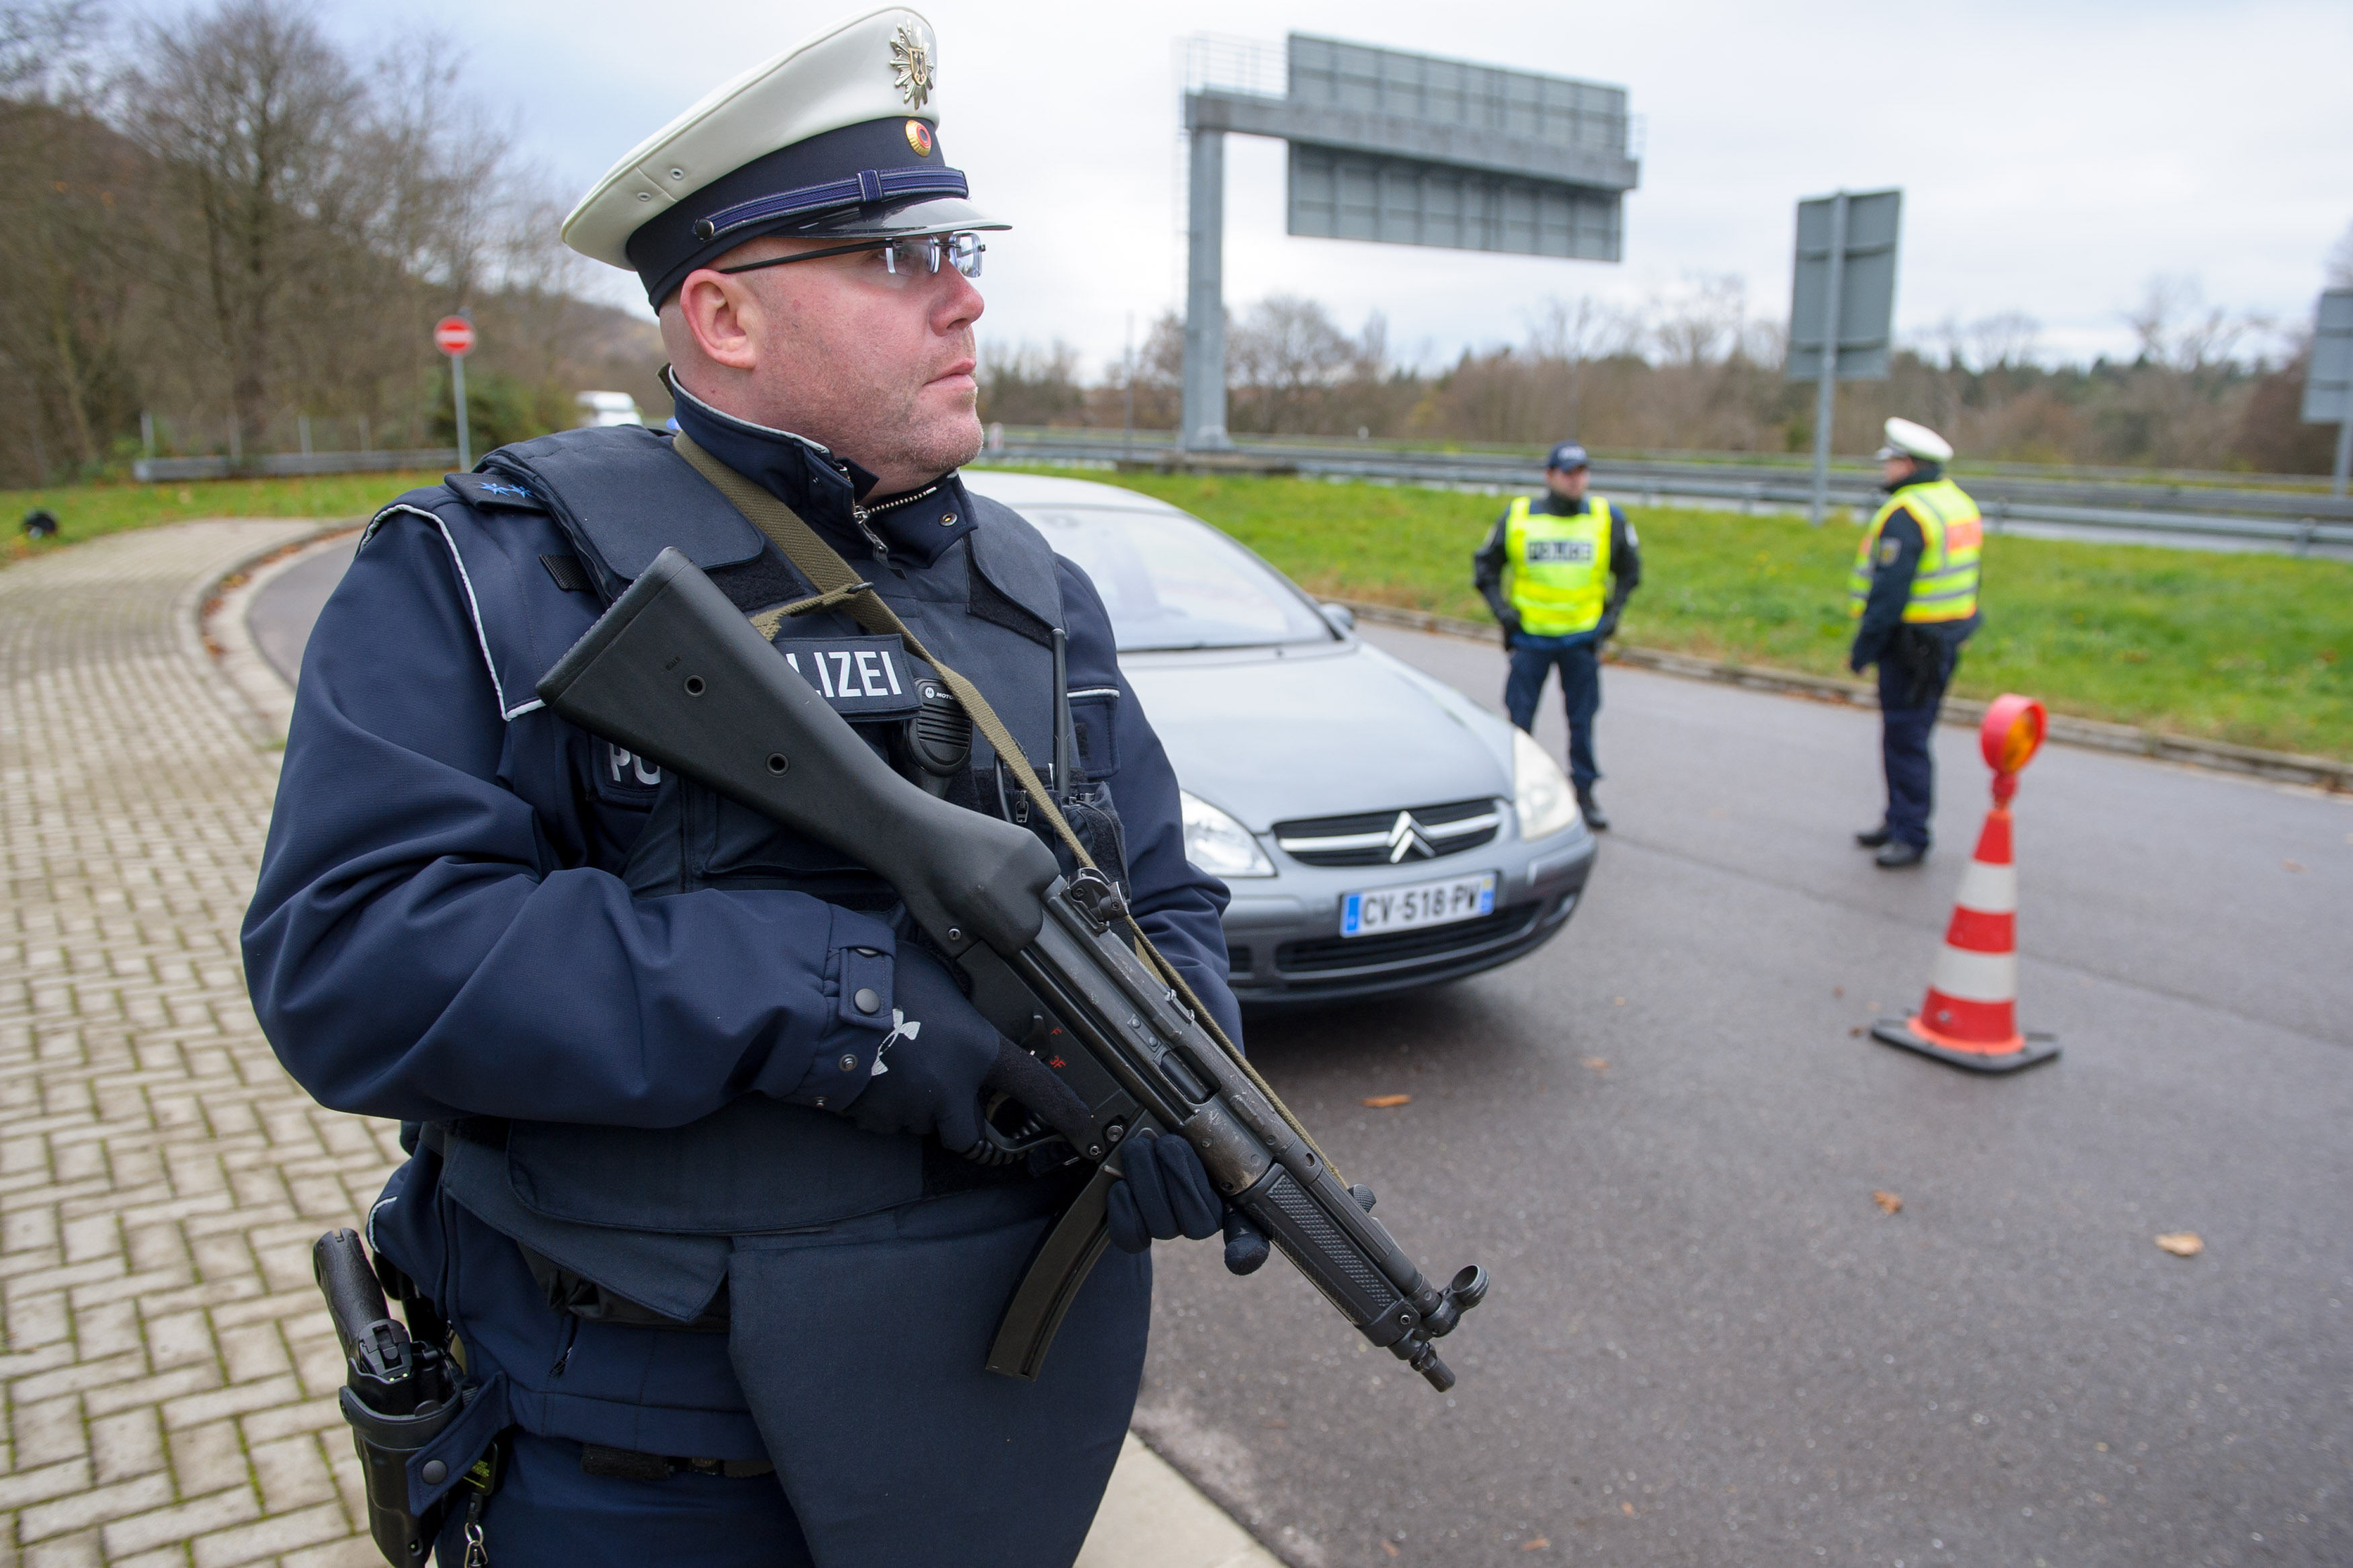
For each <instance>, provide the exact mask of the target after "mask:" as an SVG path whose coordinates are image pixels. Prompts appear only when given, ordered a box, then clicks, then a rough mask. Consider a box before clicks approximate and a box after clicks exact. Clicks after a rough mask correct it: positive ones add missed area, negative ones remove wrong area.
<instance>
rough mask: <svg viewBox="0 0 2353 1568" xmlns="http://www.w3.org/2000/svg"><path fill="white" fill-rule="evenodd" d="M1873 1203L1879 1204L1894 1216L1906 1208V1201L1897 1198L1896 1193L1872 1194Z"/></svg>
mask: <svg viewBox="0 0 2353 1568" xmlns="http://www.w3.org/2000/svg"><path fill="white" fill-rule="evenodd" d="M1871 1201H1872V1202H1873V1203H1875V1204H1877V1205H1879V1206H1880V1207H1881V1208H1883V1209H1885V1210H1886V1211H1887V1212H1888V1213H1889V1214H1894V1213H1895V1212H1896V1211H1897V1210H1898V1209H1901V1208H1902V1207H1903V1206H1904V1200H1903V1199H1902V1198H1899V1197H1897V1196H1896V1195H1895V1194H1894V1193H1873V1194H1871Z"/></svg>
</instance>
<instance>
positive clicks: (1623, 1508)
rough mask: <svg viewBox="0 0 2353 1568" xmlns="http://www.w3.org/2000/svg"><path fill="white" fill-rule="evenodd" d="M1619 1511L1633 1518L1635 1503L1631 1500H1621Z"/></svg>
mask: <svg viewBox="0 0 2353 1568" xmlns="http://www.w3.org/2000/svg"><path fill="white" fill-rule="evenodd" d="M1618 1511H1619V1512H1620V1513H1622V1514H1624V1515H1625V1516H1626V1517H1627V1518H1628V1519H1631V1518H1633V1517H1634V1505H1633V1504H1632V1503H1630V1502H1621V1503H1620V1504H1619V1505H1618Z"/></svg>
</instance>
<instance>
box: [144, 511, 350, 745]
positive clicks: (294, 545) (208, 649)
mask: <svg viewBox="0 0 2353 1568" xmlns="http://www.w3.org/2000/svg"><path fill="white" fill-rule="evenodd" d="M291 521H299V520H291ZM365 522H366V520H365V519H364V518H343V519H337V520H333V521H325V522H318V523H314V524H312V525H311V527H310V528H308V529H305V530H304V531H302V532H301V533H298V534H296V535H294V536H293V537H292V538H290V539H284V540H280V542H278V543H276V544H272V545H269V546H267V547H265V548H263V549H260V550H257V551H254V552H252V553H250V554H248V555H246V556H243V557H240V558H239V559H237V561H234V562H232V563H230V564H229V566H228V568H227V570H226V571H223V572H220V573H218V574H215V575H213V576H211V577H210V578H209V579H206V580H203V581H200V582H198V583H195V584H191V591H190V592H189V593H188V594H187V595H184V596H183V598H182V601H181V603H182V619H183V624H184V625H185V626H186V627H187V628H188V629H189V631H190V632H191V633H193V638H194V644H195V646H194V647H193V649H192V650H191V651H192V652H193V653H194V655H195V658H197V659H198V661H199V662H200V663H202V664H203V665H204V666H205V667H206V668H207V669H208V670H209V671H210V672H211V674H212V676H213V677H214V679H215V680H216V683H217V684H219V685H221V686H223V687H225V688H227V696H228V698H229V707H230V709H231V710H233V711H234V712H235V713H236V714H237V720H238V722H239V723H240V724H242V725H243V726H244V728H245V730H246V732H247V734H248V736H249V737H250V738H251V739H252V741H253V742H254V743H255V744H256V745H258V746H260V747H261V748H262V749H264V750H265V751H276V750H277V749H278V748H280V747H281V746H283V745H284V744H285V743H286V725H287V721H289V720H290V719H291V718H292V717H293V714H294V689H293V688H292V687H291V686H290V685H289V684H287V682H286V681H285V680H284V679H280V676H279V674H278V671H277V670H276V669H274V668H271V666H270V663H269V660H268V659H267V658H263V657H262V654H261V649H260V648H259V647H257V646H256V645H255V643H254V640H253V631H252V628H251V627H249V626H247V625H246V619H245V617H246V613H247V612H248V610H250V609H251V608H252V607H253V601H254V599H255V597H256V596H258V595H259V594H260V592H261V590H262V589H264V588H266V587H268V586H269V584H271V583H273V582H275V581H276V580H277V579H278V578H279V577H280V575H282V574H285V573H286V572H288V571H290V570H291V569H292V568H293V567H294V566H295V565H296V564H297V563H300V562H301V561H302V560H304V559H305V558H307V557H308V556H309V555H310V553H311V551H312V550H314V549H316V548H317V547H319V546H320V545H322V544H324V543H327V542H330V541H332V540H336V539H342V538H344V537H347V536H348V535H350V534H353V533H356V532H358V531H359V530H360V529H361V528H362V527H363V526H364V524H365Z"/></svg>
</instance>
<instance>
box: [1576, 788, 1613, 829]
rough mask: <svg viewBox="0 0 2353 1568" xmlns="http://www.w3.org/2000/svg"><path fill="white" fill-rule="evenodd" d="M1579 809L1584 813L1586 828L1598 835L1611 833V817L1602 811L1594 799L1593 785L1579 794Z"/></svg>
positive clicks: (1578, 792) (1579, 791)
mask: <svg viewBox="0 0 2353 1568" xmlns="http://www.w3.org/2000/svg"><path fill="white" fill-rule="evenodd" d="M1577 810H1578V811H1580V812H1582V813H1584V815H1585V826H1588V827H1589V828H1591V829H1593V831H1594V832H1596V833H1607V832H1609V816H1608V814H1607V813H1605V812H1604V811H1603V810H1602V809H1601V805H1600V803H1599V802H1598V801H1596V800H1595V799H1594V798H1593V786H1592V785H1591V784H1588V785H1586V786H1585V787H1584V788H1583V789H1581V790H1578V791H1577Z"/></svg>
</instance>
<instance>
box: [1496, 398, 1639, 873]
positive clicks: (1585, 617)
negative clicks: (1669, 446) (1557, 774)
mask: <svg viewBox="0 0 2353 1568" xmlns="http://www.w3.org/2000/svg"><path fill="white" fill-rule="evenodd" d="M1592 471H1593V470H1592V465H1591V463H1590V462H1589V460H1588V458H1587V457H1586V455H1585V448H1584V447H1580V446H1578V445H1577V443H1576V442H1574V441H1563V442H1562V443H1561V444H1560V445H1559V446H1557V447H1554V448H1553V449H1552V455H1551V456H1550V457H1549V458H1546V460H1545V494H1543V495H1541V496H1538V497H1536V498H1535V499H1534V500H1530V499H1529V498H1528V497H1526V496H1520V497H1517V498H1515V499H1514V500H1513V502H1512V504H1511V505H1510V506H1509V507H1507V508H1505V509H1504V515H1503V516H1502V517H1499V518H1497V519H1496V520H1495V528H1494V531H1493V532H1492V533H1490V534H1488V535H1487V542H1486V543H1484V544H1482V545H1481V546H1480V547H1479V552H1478V553H1477V554H1476V555H1474V556H1473V557H1472V582H1473V583H1474V584H1476V585H1477V587H1478V589H1479V593H1480V596H1481V597H1482V598H1484V599H1485V600H1486V601H1487V607H1488V608H1489V609H1490V610H1492V611H1493V612H1494V616H1495V619H1496V621H1497V622H1498V623H1499V624H1500V625H1501V626H1503V628H1504V647H1505V648H1506V649H1507V650H1508V651H1509V652H1510V654H1511V657H1512V670H1511V675H1510V676H1509V678H1508V679H1506V680H1505V682H1504V707H1505V708H1506V709H1508V710H1510V712H1511V715H1512V722H1513V723H1514V724H1517V725H1518V726H1519V727H1520V728H1521V729H1523V730H1525V731H1529V732H1530V733H1531V734H1533V733H1534V732H1535V722H1536V703H1537V700H1539V699H1541V698H1542V697H1543V696H1544V688H1545V678H1546V675H1547V674H1549V673H1550V672H1551V671H1552V670H1553V669H1554V668H1558V669H1559V670H1560V695H1561V701H1562V703H1563V705H1564V706H1566V707H1567V710H1568V776H1569V781H1570V783H1572V784H1575V785H1576V787H1577V807H1578V809H1579V810H1581V811H1583V812H1584V813H1585V822H1586V826H1588V827H1591V828H1593V829H1594V830H1595V831H1597V832H1599V831H1600V830H1602V829H1604V828H1606V827H1608V826H1609V818H1608V817H1607V816H1603V815H1602V813H1601V807H1600V806H1599V805H1596V804H1595V802H1594V799H1593V783H1594V781H1595V780H1596V779H1598V778H1599V777H1600V776H1601V771H1600V769H1599V768H1598V767H1596V766H1595V765H1594V762H1593V716H1594V714H1596V713H1598V712H1599V711H1600V710H1601V645H1602V644H1603V643H1605V642H1607V641H1609V637H1610V635H1611V634H1612V633H1613V632H1615V631H1616V630H1617V629H1618V617H1619V616H1620V615H1621V614H1623V613H1624V612H1625V608H1626V600H1627V598H1628V596H1629V595H1631V594H1632V593H1633V592H1634V588H1635V585H1636V584H1639V583H1641V580H1642V557H1641V547H1640V542H1639V541H1638V540H1637V539H1636V538H1635V537H1634V525H1633V524H1632V523H1630V522H1629V521H1626V513H1625V512H1624V511H1623V510H1620V508H1619V507H1618V506H1617V505H1616V504H1614V503H1613V502H1611V501H1610V500H1609V499H1608V498H1607V497H1603V496H1597V495H1588V493H1587V485H1588V482H1589V481H1590V479H1591V478H1592Z"/></svg>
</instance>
